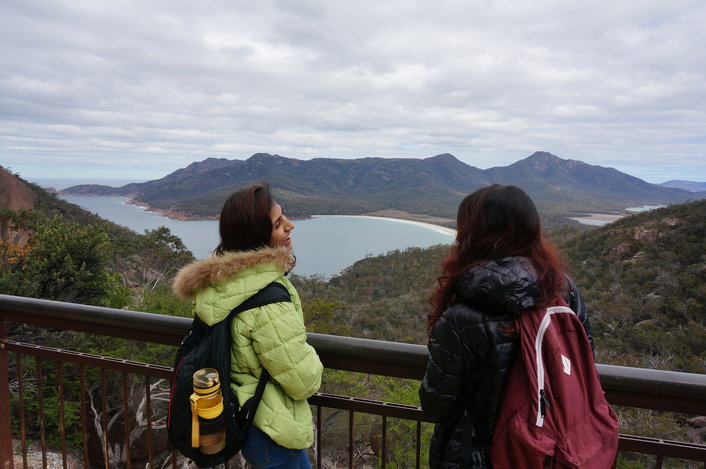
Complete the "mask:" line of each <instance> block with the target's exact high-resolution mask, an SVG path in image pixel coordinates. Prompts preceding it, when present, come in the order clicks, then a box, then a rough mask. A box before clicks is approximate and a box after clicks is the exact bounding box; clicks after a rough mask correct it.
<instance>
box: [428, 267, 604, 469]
mask: <svg viewBox="0 0 706 469" xmlns="http://www.w3.org/2000/svg"><path fill="white" fill-rule="evenodd" d="M455 288H456V291H457V293H458V294H459V297H460V298H461V302H459V303H457V304H455V305H453V306H451V307H450V308H449V309H447V310H446V311H445V312H444V313H443V315H442V316H441V318H439V320H438V321H437V322H436V323H435V324H434V327H433V328H432V331H431V336H430V338H429V345H428V348H429V364H428V366H427V372H426V376H425V377H424V380H423V381H422V384H421V387H420V389H419V398H420V402H421V405H422V408H423V409H424V412H425V413H426V414H427V415H428V416H429V417H430V418H432V419H433V420H434V421H435V422H437V424H436V428H435V429H434V435H433V437H432V441H431V447H430V450H429V465H430V467H431V468H433V469H436V468H443V469H457V468H477V469H480V468H490V467H492V466H491V465H490V463H489V462H488V461H487V456H486V454H485V451H484V450H483V447H484V446H485V445H487V444H489V442H490V439H491V436H492V429H493V426H494V424H495V417H496V414H497V411H498V404H499V401H500V398H501V396H502V391H503V389H504V386H505V382H506V380H507V375H508V372H509V370H510V366H511V364H512V362H513V359H514V357H515V354H516V348H517V347H516V344H517V339H515V338H513V337H512V336H511V335H509V334H506V333H504V332H503V330H508V328H509V327H510V326H512V324H513V315H515V314H519V313H520V312H521V311H523V310H526V309H530V308H532V307H533V306H534V305H535V302H536V300H537V297H538V295H539V287H538V285H537V283H536V274H535V270H534V268H533V266H532V263H531V261H530V260H529V259H527V258H524V257H508V258H505V259H501V260H497V261H493V262H489V263H487V264H483V265H479V266H476V267H474V268H472V269H471V270H469V271H468V272H467V273H466V274H464V275H463V276H461V277H460V278H459V280H458V282H457V283H456V287H455ZM563 296H564V298H565V299H566V301H567V303H568V304H569V306H570V307H571V309H573V310H574V311H576V313H577V314H578V316H579V319H580V320H581V322H582V324H583V326H584V329H586V333H587V334H588V337H589V340H591V343H592V337H591V328H590V325H589V321H588V316H587V314H586V308H585V306H584V303H583V300H582V299H581V296H580V295H579V292H578V290H577V288H576V286H575V285H574V283H573V282H572V281H571V280H569V279H568V278H567V284H566V291H565V293H564V295H563Z"/></svg>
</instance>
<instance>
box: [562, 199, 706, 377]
mask: <svg viewBox="0 0 706 469" xmlns="http://www.w3.org/2000/svg"><path fill="white" fill-rule="evenodd" d="M564 248H565V252H566V254H567V257H568V259H569V260H570V262H571V266H572V269H573V275H574V276H575V278H576V280H577V282H578V283H579V285H580V286H581V289H582V292H583V295H584V297H585V298H586V300H587V304H588V306H589V307H590V311H591V318H592V323H593V325H594V326H593V327H594V332H595V336H596V342H597V344H598V345H599V347H598V350H599V359H600V360H601V361H603V362H605V363H613V364H619V365H629V366H639V367H645V368H659V369H666V370H678V371H690V372H694V373H706V201H703V200H702V201H697V202H693V203H689V204H680V205H673V206H669V207H666V208H662V209H658V210H654V211H651V212H646V213H642V214H638V215H633V216H630V217H627V218H624V219H622V220H619V221H617V222H615V223H612V224H610V225H608V226H606V227H603V228H599V229H596V230H590V231H588V232H585V233H583V234H582V235H581V236H578V237H576V238H574V239H572V240H569V241H567V242H566V243H565V244H564Z"/></svg>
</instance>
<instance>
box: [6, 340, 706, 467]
mask: <svg viewBox="0 0 706 469" xmlns="http://www.w3.org/2000/svg"><path fill="white" fill-rule="evenodd" d="M4 347H5V349H6V350H7V351H9V352H14V353H18V354H22V355H27V356H34V357H39V358H43V359H47V360H56V361H59V362H63V363H76V364H79V365H85V366H91V367H96V368H99V369H109V370H114V371H119V372H125V373H133V374H136V375H143V376H151V377H155V378H160V379H170V377H171V373H172V368H170V367H165V366H159V365H152V364H148V363H142V362H135V361H130V360H120V359H114V358H107V357H102V356H98V355H92V354H86V353H79V352H74V351H70V350H64V349H55V348H51V347H45V346H39V345H33V344H27V343H22V342H17V341H14V340H5V341H4ZM308 401H309V404H311V405H313V406H318V407H323V408H329V409H339V410H344V411H349V412H355V413H360V414H369V415H379V416H383V417H388V418H393V419H405V420H411V421H417V422H431V420H430V419H429V418H428V417H427V416H426V415H425V414H424V412H423V411H422V409H421V408H420V407H419V406H414V405H406V404H396V403H389V402H384V401H379V400H374V399H363V398H360V397H350V396H341V395H335V394H328V393H322V392H317V393H315V394H314V395H313V396H311V397H310V398H309V399H308ZM619 449H620V450H621V451H626V452H633V453H639V454H649V455H658V456H660V457H667V458H677V459H688V460H691V461H702V462H706V446H703V445H697V444H692V443H686V442H680V441H672V440H664V439H661V438H651V437H644V436H635V435H626V434H621V435H620V439H619ZM319 467H320V466H319Z"/></svg>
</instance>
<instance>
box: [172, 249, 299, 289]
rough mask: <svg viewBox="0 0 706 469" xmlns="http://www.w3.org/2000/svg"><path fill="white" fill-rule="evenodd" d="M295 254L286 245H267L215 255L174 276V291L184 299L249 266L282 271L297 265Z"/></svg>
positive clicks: (190, 265)
mask: <svg viewBox="0 0 706 469" xmlns="http://www.w3.org/2000/svg"><path fill="white" fill-rule="evenodd" d="M294 261H295V259H294V255H293V254H292V253H291V252H290V251H289V250H288V249H287V248H284V247H276V248H275V247H266V248H261V249H257V250H253V251H235V252H229V253H226V254H224V255H222V256H212V257H208V258H206V259H203V260H200V261H196V262H193V263H191V264H189V265H187V266H186V267H184V268H182V269H181V270H180V271H179V272H178V273H177V275H176V277H175V278H174V282H173V284H172V291H173V292H174V294H175V295H177V296H178V297H179V298H182V299H191V298H194V297H195V296H196V295H197V294H198V293H199V292H201V291H203V290H205V289H206V288H209V287H213V286H216V285H219V284H222V283H224V282H226V281H228V280H230V279H233V278H234V277H236V276H237V275H238V274H239V273H241V272H243V271H244V270H246V269H251V268H255V267H258V266H264V265H270V266H274V267H275V268H276V269H277V270H278V271H280V274H285V273H288V272H289V271H291V270H292V268H294Z"/></svg>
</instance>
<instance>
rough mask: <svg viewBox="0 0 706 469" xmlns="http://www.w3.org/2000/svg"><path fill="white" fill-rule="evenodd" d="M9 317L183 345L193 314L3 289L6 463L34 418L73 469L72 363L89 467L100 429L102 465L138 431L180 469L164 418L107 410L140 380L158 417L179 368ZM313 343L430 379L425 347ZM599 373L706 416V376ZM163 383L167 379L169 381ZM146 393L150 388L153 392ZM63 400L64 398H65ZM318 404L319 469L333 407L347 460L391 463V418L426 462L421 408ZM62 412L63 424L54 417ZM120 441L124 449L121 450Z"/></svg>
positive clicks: (639, 442) (629, 390)
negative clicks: (28, 334)
mask: <svg viewBox="0 0 706 469" xmlns="http://www.w3.org/2000/svg"><path fill="white" fill-rule="evenodd" d="M9 323H19V324H29V325H35V326H41V327H44V328H52V329H59V330H70V331H80V332H89V333H91V334H99V335H105V336H109V337H117V338H123V339H129V340H131V341H137V342H150V343H157V344H165V345H171V346H175V345H178V344H179V342H180V341H181V339H182V338H183V336H184V334H185V333H186V332H187V331H188V329H189V326H190V324H191V320H190V319H187V318H178V317H169V316H163V315H157V314H150V313H140V312H135V311H126V310H115V309H110V308H100V307H94V306H86V305H78V304H71V303H61V302H55V301H46V300H37V299H31V298H21V297H13V296H8V295H0V416H2V417H0V469H12V467H13V454H14V452H15V451H17V450H19V451H18V452H19V454H20V456H18V458H21V460H22V462H21V464H22V465H24V467H28V464H29V463H28V459H27V458H28V455H27V451H28V450H27V448H28V445H29V442H28V439H29V438H28V436H27V434H26V427H27V425H28V423H29V422H30V420H31V422H35V421H38V422H39V430H38V432H36V435H35V438H34V439H35V440H37V444H39V446H40V454H41V457H42V463H43V466H44V467H47V458H48V456H47V454H50V453H51V452H52V449H51V448H50V444H49V437H48V435H47V432H48V430H47V427H48V426H51V427H52V428H55V429H57V430H56V431H58V433H59V434H58V435H53V437H52V440H53V441H54V442H55V443H54V446H55V447H57V445H58V447H57V448H55V449H56V450H57V451H58V453H59V454H61V457H62V461H63V465H64V467H67V464H68V463H67V453H69V452H70V450H68V449H67V448H68V447H69V446H70V445H69V444H68V443H67V441H66V433H67V428H66V427H67V425H70V424H67V422H65V420H64V419H65V417H64V415H63V414H64V407H63V406H64V405H65V404H64V402H63V399H64V397H63V396H64V394H65V393H66V391H65V390H64V389H63V387H64V381H65V377H64V373H65V371H64V370H66V369H69V368H70V370H71V372H72V373H77V374H78V375H80V386H79V389H77V390H75V391H73V392H74V396H78V399H79V400H80V404H79V408H80V414H81V418H80V425H81V428H82V431H81V432H80V433H81V435H82V438H83V441H82V446H81V451H82V454H79V455H78V457H79V459H83V464H84V467H91V466H95V465H96V463H95V461H93V462H92V463H91V464H89V460H90V459H91V458H93V459H95V456H93V455H89V454H88V450H87V446H88V445H87V442H88V439H89V438H90V437H92V433H96V429H97V428H100V429H101V431H102V432H103V433H102V436H100V438H102V445H103V461H102V462H101V465H103V466H105V467H118V466H123V465H124V466H126V467H130V464H131V461H132V459H133V458H132V457H131V454H130V452H131V447H132V442H131V440H130V438H131V436H130V434H131V433H132V434H134V433H135V432H138V430H139V432H141V434H143V436H146V438H147V440H146V441H147V443H146V448H145V449H144V450H143V451H144V452H145V456H144V458H143V459H144V460H145V461H146V462H147V463H148V464H149V466H150V467H155V462H160V461H169V462H166V463H165V464H169V463H171V465H172V467H177V464H178V463H177V458H176V455H174V454H173V453H172V454H171V455H170V456H171V459H170V458H168V457H165V456H164V454H161V453H160V452H162V453H164V451H165V447H164V444H163V442H162V443H160V442H159V441H158V439H159V437H158V430H159V428H158V427H159V426H160V425H161V423H160V421H159V418H158V417H159V416H148V417H149V418H145V419H144V422H142V421H141V422H136V421H132V422H131V421H130V420H129V419H128V418H123V419H121V420H122V425H123V429H122V430H121V431H117V430H115V428H116V427H114V428H113V429H112V430H111V431H108V428H109V426H110V422H109V421H108V417H109V414H110V412H109V409H108V407H109V406H113V405H114V403H109V402H108V399H107V396H108V394H110V392H111V391H112V392H113V393H115V392H116V391H118V392H119V394H122V396H123V404H122V405H123V406H124V407H125V411H124V414H125V415H127V414H128V412H127V406H128V403H129V402H130V401H131V399H132V397H131V394H130V393H131V389H133V388H135V386H137V388H138V390H139V391H140V396H143V399H146V400H147V404H146V406H145V407H144V408H146V409H147V411H148V413H149V412H150V411H151V410H152V409H153V408H154V405H153V404H150V399H154V400H156V399H158V393H157V392H156V389H157V387H158V385H159V384H160V383H164V382H168V380H169V378H170V376H171V368H170V367H168V366H163V365H162V366H160V365H154V364H144V363H136V362H131V361H126V360H121V359H116V358H107V357H103V356H98V355H91V354H87V353H81V352H77V351H72V350H63V349H60V348H56V347H45V346H42V345H38V344H32V343H22V342H19V341H16V340H14V339H13V338H12V337H9V336H7V335H6V331H7V330H8V324H9ZM308 341H309V343H311V344H312V345H313V346H314V347H315V348H316V350H317V352H318V354H319V356H320V357H321V359H322V362H323V363H324V366H325V367H327V368H328V369H335V370H346V371H351V372H360V373H365V374H376V375H382V376H388V377H393V378H407V379H415V380H418V379H421V377H422V376H423V375H424V370H425V367H426V362H427V350H426V347H425V346H422V345H413V344H404V343H393V342H385V341H377V340H369V339H360V338H353V337H341V336H331V335H325V334H316V333H310V334H309V335H308ZM23 357H31V358H30V359H29V360H30V361H31V362H32V367H33V368H32V373H31V374H32V375H33V376H36V386H35V387H36V389H33V391H32V392H33V394H32V395H33V396H36V400H37V401H36V402H32V403H31V404H32V407H37V408H38V409H39V415H38V416H36V417H34V416H32V417H30V418H29V419H28V417H27V416H26V414H27V407H28V404H29V403H27V402H25V401H24V400H23V399H24V396H25V394H26V392H25V391H26V388H27V386H28V383H26V382H24V381H23V376H24V374H25V373H23V369H25V370H26V363H25V360H24V359H23ZM23 367H25V368H23ZM67 367H69V368H67ZM598 369H599V374H600V376H601V382H602V384H603V387H604V390H605V392H606V395H607V397H608V400H609V401H610V402H611V403H612V404H613V405H616V406H626V407H636V408H643V409H651V410H655V411H666V412H677V413H684V414H687V415H691V416H698V415H706V375H700V374H690V373H676V372H667V371H658V370H649V369H640V368H628V367H620V366H609V365H598ZM87 370H99V371H97V372H94V373H93V375H95V376H96V378H95V379H96V382H94V383H92V384H91V383H87V382H86V381H85V376H86V373H87ZM47 374H50V375H51V376H52V379H54V380H55V381H56V382H55V383H50V382H47V380H46V379H45V378H44V377H45V376H46V375H47ZM160 380H163V381H161V382H160ZM136 383H137V384H136ZM11 384H12V386H11ZM47 386H54V387H55V389H54V390H53V391H51V393H50V394H52V396H53V397H52V399H53V401H52V402H53V403H54V405H58V408H59V411H58V414H56V413H53V414H52V416H51V417H49V416H47V415H46V412H45V411H44V410H43V405H44V401H45V400H46V397H45V395H46V394H47V393H48V389H47ZM141 389H144V392H142V391H141ZM11 394H13V396H15V397H14V399H15V400H14V402H15V403H16V404H14V405H13V406H11ZM18 396H19V397H18ZM57 396H58V398H59V400H60V401H61V402H59V403H58V404H57V403H56V398H57ZM94 401H95V402H94ZM309 401H310V404H311V405H312V406H313V408H314V410H315V415H316V420H315V423H316V428H317V429H318V430H319V431H318V432H317V442H316V445H315V451H314V453H313V459H314V461H315V464H316V466H317V467H319V468H322V467H327V460H326V456H325V455H326V451H325V448H324V443H323V440H324V439H325V437H326V434H325V428H326V422H325V421H324V420H325V419H326V418H327V416H326V413H327V412H328V414H329V415H330V414H331V412H336V413H338V414H341V415H342V416H343V418H347V422H346V424H345V425H343V426H342V427H343V428H345V427H346V426H347V427H348V428H347V435H344V437H345V436H347V440H348V441H347V442H345V441H344V442H343V443H347V457H346V460H347V461H346V462H345V463H344V464H346V463H347V465H348V467H355V466H357V465H358V461H360V460H361V458H363V459H364V458H372V459H375V460H377V461H378V463H379V464H380V465H381V466H382V467H385V466H386V464H390V465H392V464H393V459H391V456H390V451H391V450H389V446H390V443H391V442H390V441H388V440H389V439H390V437H389V434H388V426H389V425H391V423H390V422H397V421H399V420H400V419H401V420H404V421H411V422H412V423H413V428H414V431H412V432H410V433H412V434H411V435H409V437H410V438H411V440H412V445H413V446H414V450H413V451H408V452H409V453H410V454H411V456H410V458H411V459H410V460H409V461H407V462H404V463H400V462H399V461H397V460H394V461H395V462H394V465H396V466H400V467H402V466H405V467H407V466H409V467H412V466H414V467H420V466H421V465H422V462H423V460H424V456H423V455H424V454H425V452H426V448H424V447H423V444H422V439H423V438H422V434H423V432H424V431H428V429H427V426H428V425H429V424H428V423H425V422H426V421H427V420H426V418H425V416H424V414H423V413H422V412H421V409H419V407H417V406H413V405H404V404H398V403H387V402H380V401H376V400H371V399H366V398H361V397H356V396H340V395H331V394H324V393H319V394H317V395H315V396H313V397H312V398H311V399H310V400H309ZM142 404H144V402H142ZM13 409H14V412H13ZM324 409H328V410H324ZM89 411H90V412H91V414H89ZM357 414H369V415H374V416H377V417H375V418H378V419H379V420H380V422H381V423H380V424H376V426H379V427H380V436H379V438H378V437H375V438H373V439H375V441H376V444H375V445H368V446H366V448H365V449H361V444H360V435H356V434H355V428H354V427H355V425H354V423H355V422H356V415H357ZM7 416H9V417H11V418H7ZM54 418H56V419H57V420H58V421H53V420H51V419H54ZM35 419H36V420H35ZM91 420H92V421H93V424H92V425H91ZM133 420H134V419H133ZM142 423H145V424H146V427H145V428H142V427H140V428H138V427H139V424H142ZM74 424H75V425H78V424H77V423H74ZM33 425H34V423H33ZM151 426H154V427H155V428H151ZM89 428H91V429H92V430H89ZM376 428H377V427H376ZM99 433H100V432H99ZM13 435H14V438H15V439H16V440H17V441H19V442H20V443H19V448H18V449H13V445H12V438H13ZM116 435H118V436H116ZM337 436H338V435H337ZM366 436H367V435H366ZM395 438H397V436H395ZM111 439H112V440H111ZM116 440H117V441H118V442H120V444H119V445H118V444H115V443H111V441H116ZM340 440H345V438H343V437H341V438H339V441H338V442H337V443H338V444H341V441H340ZM111 444H112V445H113V446H111ZM373 446H374V448H373ZM118 447H119V448H120V450H119V451H118V449H116V448H118ZM111 448H113V449H111ZM620 449H621V451H624V452H630V453H639V454H642V455H651V457H653V458H654V466H655V467H657V468H660V467H662V464H663V461H664V460H665V459H668V458H675V459H680V460H688V461H692V463H691V464H695V462H699V466H697V467H701V466H702V465H703V467H704V468H706V446H703V445H699V444H694V443H689V442H677V441H668V440H664V439H660V438H649V437H644V436H633V435H627V434H621V439H620ZM111 451H112V452H111ZM158 453H160V454H158ZM329 465H330V464H329Z"/></svg>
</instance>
